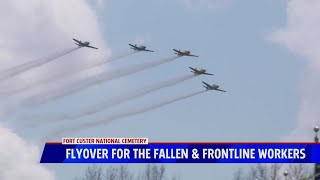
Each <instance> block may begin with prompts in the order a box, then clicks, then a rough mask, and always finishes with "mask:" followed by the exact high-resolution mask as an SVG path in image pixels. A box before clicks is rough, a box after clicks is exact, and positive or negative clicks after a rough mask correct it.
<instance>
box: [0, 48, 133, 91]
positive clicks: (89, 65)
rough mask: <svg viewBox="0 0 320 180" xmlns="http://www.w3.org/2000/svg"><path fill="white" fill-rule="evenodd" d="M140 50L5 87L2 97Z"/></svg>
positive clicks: (57, 79)
mask: <svg viewBox="0 0 320 180" xmlns="http://www.w3.org/2000/svg"><path fill="white" fill-rule="evenodd" d="M137 52H138V51H133V52H126V53H122V54H120V55H117V56H114V57H111V58H101V59H100V60H99V61H89V62H86V63H83V64H80V65H79V66H77V67H76V68H75V69H73V68H71V69H68V70H65V71H64V72H58V73H56V74H54V75H50V76H49V77H45V78H43V79H39V80H37V81H30V82H28V83H27V84H24V85H21V86H17V87H16V88H15V89H9V90H8V89H5V91H3V92H0V95H1V96H2V97H4V96H6V97H8V96H11V95H14V94H18V93H21V92H24V91H26V90H30V89H33V88H36V87H37V86H42V85H46V84H48V83H52V82H55V81H59V80H61V79H63V78H65V77H70V76H71V75H73V74H76V73H78V72H81V71H84V70H89V69H92V68H95V67H98V66H101V65H104V64H107V63H111V62H114V61H117V60H120V59H122V58H125V57H128V56H131V55H133V54H135V53H137Z"/></svg>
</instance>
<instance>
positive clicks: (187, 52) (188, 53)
mask: <svg viewBox="0 0 320 180" xmlns="http://www.w3.org/2000/svg"><path fill="white" fill-rule="evenodd" d="M173 51H175V54H177V55H178V56H193V57H199V56H196V55H192V54H190V51H180V49H179V50H177V49H173Z"/></svg>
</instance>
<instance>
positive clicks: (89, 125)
mask: <svg viewBox="0 0 320 180" xmlns="http://www.w3.org/2000/svg"><path fill="white" fill-rule="evenodd" d="M204 92H206V90H202V91H198V92H193V93H190V94H187V95H184V96H180V97H177V98H174V99H171V100H167V101H163V102H160V103H156V104H151V105H149V106H146V107H144V108H141V109H138V110H135V111H131V112H124V113H121V114H118V115H115V116H111V117H109V118H107V119H104V120H100V121H94V122H88V123H83V124H80V125H78V126H77V125H75V126H72V127H70V128H64V129H62V130H59V131H56V132H54V133H53V134H51V135H52V136H58V135H60V134H62V133H65V132H71V133H72V132H77V131H81V130H83V129H88V128H92V127H95V126H99V125H103V124H106V123H110V122H111V121H113V120H117V119H122V118H125V117H129V116H134V115H138V114H141V113H145V112H149V111H151V110H154V109H158V108H160V107H163V106H166V105H169V104H172V103H175V102H177V101H181V100H184V99H187V98H190V97H193V96H196V95H199V94H202V93H204ZM50 137H51V136H50Z"/></svg>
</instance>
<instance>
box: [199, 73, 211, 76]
mask: <svg viewBox="0 0 320 180" xmlns="http://www.w3.org/2000/svg"><path fill="white" fill-rule="evenodd" d="M202 74H206V75H211V76H213V74H210V73H202Z"/></svg>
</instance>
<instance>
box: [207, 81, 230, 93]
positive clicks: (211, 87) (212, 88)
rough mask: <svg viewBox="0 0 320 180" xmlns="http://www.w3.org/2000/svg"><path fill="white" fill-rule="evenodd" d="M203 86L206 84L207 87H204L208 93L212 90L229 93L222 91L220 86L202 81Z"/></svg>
mask: <svg viewBox="0 0 320 180" xmlns="http://www.w3.org/2000/svg"><path fill="white" fill-rule="evenodd" d="M202 83H203V84H205V86H203V87H204V88H206V90H207V91H210V90H216V91H222V92H227V91H225V90H222V89H219V86H218V85H215V84H212V85H210V84H208V83H206V82H204V81H202Z"/></svg>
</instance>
